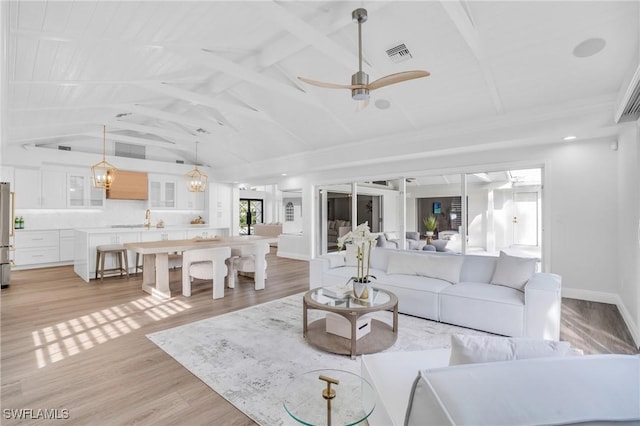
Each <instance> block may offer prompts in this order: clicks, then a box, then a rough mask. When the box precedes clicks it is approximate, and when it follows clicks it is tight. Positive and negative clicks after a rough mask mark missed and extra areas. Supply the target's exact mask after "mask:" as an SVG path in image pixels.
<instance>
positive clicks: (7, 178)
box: [0, 166, 15, 191]
mask: <svg viewBox="0 0 640 426" xmlns="http://www.w3.org/2000/svg"><path fill="white" fill-rule="evenodd" d="M13 173H14V168H13V167H8V166H2V167H0V182H9V183H10V184H11V191H13V190H14V187H13V185H14V182H15V180H14V178H13Z"/></svg>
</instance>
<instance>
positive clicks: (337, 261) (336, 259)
mask: <svg viewBox="0 0 640 426" xmlns="http://www.w3.org/2000/svg"><path fill="white" fill-rule="evenodd" d="M326 259H329V268H330V269H333V268H340V267H341V266H345V257H344V256H340V255H329V256H326Z"/></svg>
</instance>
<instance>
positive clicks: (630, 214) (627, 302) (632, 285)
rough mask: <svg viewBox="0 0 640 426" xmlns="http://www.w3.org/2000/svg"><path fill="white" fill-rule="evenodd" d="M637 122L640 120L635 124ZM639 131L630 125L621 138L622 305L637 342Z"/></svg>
mask: <svg viewBox="0 0 640 426" xmlns="http://www.w3.org/2000/svg"><path fill="white" fill-rule="evenodd" d="M636 124H638V123H636ZM639 134H640V132H639V131H638V126H635V127H630V128H628V129H626V131H625V132H624V133H623V134H622V135H621V137H620V138H619V139H618V176H617V178H618V208H617V217H618V229H617V238H616V246H617V248H618V282H619V284H618V288H617V292H618V294H619V299H620V300H619V306H622V308H621V312H622V315H623V316H624V318H625V321H626V322H627V324H629V328H630V329H631V333H632V334H633V336H634V339H635V341H636V343H639V342H640V135H639Z"/></svg>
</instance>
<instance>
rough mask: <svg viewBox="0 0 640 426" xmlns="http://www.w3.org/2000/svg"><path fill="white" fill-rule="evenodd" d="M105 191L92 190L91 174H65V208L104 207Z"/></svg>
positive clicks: (82, 172)
mask: <svg viewBox="0 0 640 426" xmlns="http://www.w3.org/2000/svg"><path fill="white" fill-rule="evenodd" d="M104 200H105V190H104V189H100V188H94V187H93V184H92V183H91V174H90V173H89V172H85V171H74V172H69V173H67V207H69V208H88V207H93V208H100V207H104V204H105V203H104Z"/></svg>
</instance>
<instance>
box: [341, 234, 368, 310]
mask: <svg viewBox="0 0 640 426" xmlns="http://www.w3.org/2000/svg"><path fill="white" fill-rule="evenodd" d="M376 238H377V237H376V236H374V235H371V232H370V230H369V223H368V222H364V223H361V224H360V225H358V226H357V227H356V229H354V230H353V231H350V232H347V233H346V234H345V235H343V236H342V237H340V238H338V250H342V249H343V248H344V245H345V244H346V243H351V244H353V245H354V247H355V249H356V259H357V263H356V265H357V268H356V276H355V277H351V278H349V281H347V283H346V284H345V286H346V285H348V284H349V283H350V282H353V294H354V296H355V297H356V298H358V299H366V298H368V296H369V290H368V284H369V283H370V282H371V278H373V279H375V278H376V277H375V276H373V275H371V274H369V266H370V262H371V250H372V248H373V247H375V244H376ZM365 256H366V262H365ZM365 264H366V266H365Z"/></svg>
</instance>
